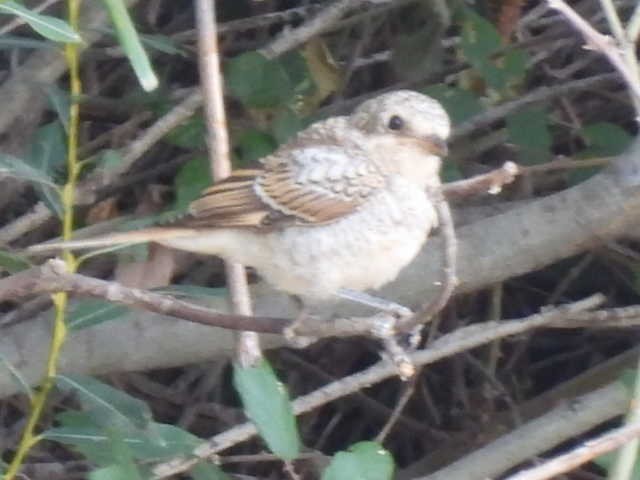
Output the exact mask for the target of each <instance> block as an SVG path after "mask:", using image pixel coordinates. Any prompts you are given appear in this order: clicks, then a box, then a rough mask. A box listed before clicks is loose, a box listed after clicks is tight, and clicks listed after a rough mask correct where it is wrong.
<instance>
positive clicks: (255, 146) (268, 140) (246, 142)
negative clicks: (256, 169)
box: [237, 129, 276, 165]
mask: <svg viewBox="0 0 640 480" xmlns="http://www.w3.org/2000/svg"><path fill="white" fill-rule="evenodd" d="M237 146H238V149H239V150H240V160H241V162H242V164H243V165H246V164H248V163H251V162H255V161H256V160H258V159H259V158H262V157H265V156H267V155H269V154H270V153H272V152H273V151H274V150H275V149H276V143H275V141H274V140H273V137H271V135H268V134H266V133H264V132H260V131H259V130H254V129H249V130H245V131H244V132H243V133H242V135H241V136H240V138H239V139H238V145H237Z"/></svg>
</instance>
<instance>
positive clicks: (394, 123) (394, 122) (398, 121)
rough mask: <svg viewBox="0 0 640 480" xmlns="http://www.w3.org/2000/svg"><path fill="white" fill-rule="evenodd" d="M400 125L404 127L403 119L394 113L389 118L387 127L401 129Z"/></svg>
mask: <svg viewBox="0 0 640 480" xmlns="http://www.w3.org/2000/svg"><path fill="white" fill-rule="evenodd" d="M402 127H404V120H402V118H400V117H399V116H398V115H394V116H393V117H391V118H390V119H389V129H391V130H401V129H402Z"/></svg>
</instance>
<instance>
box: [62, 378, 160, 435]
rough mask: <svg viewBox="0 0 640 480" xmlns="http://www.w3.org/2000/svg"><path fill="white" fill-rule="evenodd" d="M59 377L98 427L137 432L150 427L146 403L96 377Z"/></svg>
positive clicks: (63, 385)
mask: <svg viewBox="0 0 640 480" xmlns="http://www.w3.org/2000/svg"><path fill="white" fill-rule="evenodd" d="M56 378H57V385H58V387H60V388H62V389H67V390H69V389H72V390H73V391H75V392H76V393H77V394H78V399H79V400H80V403H81V404H82V406H83V408H84V409H85V410H86V412H87V414H88V415H89V416H90V417H91V419H92V421H93V422H94V423H95V424H96V425H98V426H101V427H105V428H106V427H109V428H116V427H117V428H120V429H121V430H125V431H133V430H135V429H144V428H146V427H147V426H148V425H149V423H150V421H151V410H150V409H149V407H148V406H147V404H146V403H144V402H143V401H141V400H138V399H137V398H134V397H131V396H129V395H127V394H126V393H124V392H122V391H120V390H116V389H115V388H113V387H111V386H109V385H107V384H105V383H102V382H99V381H98V380H96V379H94V378H91V377H87V376H83V375H74V376H66V375H58V376H57V377H56Z"/></svg>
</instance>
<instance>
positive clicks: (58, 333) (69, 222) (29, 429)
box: [4, 0, 82, 480]
mask: <svg viewBox="0 0 640 480" xmlns="http://www.w3.org/2000/svg"><path fill="white" fill-rule="evenodd" d="M67 9H68V21H69V24H70V25H71V27H72V28H73V29H74V30H76V31H77V30H78V25H79V22H78V19H79V12H80V0H68V1H67ZM65 57H66V60H67V66H68V69H69V92H70V96H71V99H72V103H71V107H70V109H69V129H68V133H67V183H66V184H65V185H64V187H63V188H62V190H61V199H62V207H63V218H62V237H63V238H64V239H65V240H69V239H71V237H72V235H73V205H74V201H75V191H76V184H77V181H78V174H79V173H80V166H79V164H78V130H79V122H80V107H79V105H78V103H77V99H78V98H80V94H81V92H82V84H81V82H80V58H79V57H80V55H79V50H78V46H77V45H76V44H73V43H67V44H66V45H65ZM64 260H65V263H66V264H67V268H68V269H69V271H70V272H73V271H75V269H76V266H77V263H76V259H75V257H74V256H73V254H72V253H71V252H69V251H65V252H64ZM51 297H52V300H53V306H54V311H55V318H54V322H53V330H52V332H51V343H50V344H49V354H48V357H47V364H46V369H45V373H44V377H43V379H42V381H41V382H40V383H41V388H40V390H39V391H38V393H37V394H36V395H34V396H33V399H32V401H31V410H30V412H29V417H28V419H27V423H26V425H25V427H24V430H23V432H22V437H21V439H20V443H19V444H18V447H17V449H16V453H15V455H14V457H13V459H12V461H11V463H10V464H9V467H8V468H7V471H6V473H5V476H4V480H13V479H14V478H15V477H16V475H18V472H19V471H20V467H21V466H22V464H23V463H24V460H25V458H26V457H27V455H28V453H29V451H30V450H31V448H33V446H34V445H35V444H36V443H38V441H39V440H40V437H39V436H38V435H36V434H35V429H36V427H37V425H38V422H39V421H40V418H41V416H42V412H43V410H44V407H45V405H46V403H47V398H48V397H49V393H50V392H51V389H52V388H53V386H54V384H55V377H56V375H57V371H58V360H59V358H60V353H61V352H62V346H63V345H64V342H65V339H66V337H67V324H66V309H67V301H68V295H67V293H65V292H59V293H54V294H53V295H52V296H51Z"/></svg>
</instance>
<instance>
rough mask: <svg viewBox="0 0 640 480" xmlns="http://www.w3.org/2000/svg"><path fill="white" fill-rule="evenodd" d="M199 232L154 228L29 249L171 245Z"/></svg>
mask: <svg viewBox="0 0 640 480" xmlns="http://www.w3.org/2000/svg"><path fill="white" fill-rule="evenodd" d="M196 234H197V232H196V231H195V230H193V229H192V228H180V227H175V228H173V227H152V228H145V229H142V230H137V231H131V232H121V233H111V234H107V235H102V236H99V237H92V238H87V239H84V240H69V241H67V242H46V243H40V244H38V245H32V246H30V247H28V248H27V250H26V251H27V252H28V253H41V252H50V251H56V250H62V249H66V248H68V249H70V250H79V249H86V248H105V247H113V246H116V245H126V244H132V245H133V244H137V243H146V242H159V243H164V242H168V243H171V240H174V239H178V238H181V237H193V236H194V235H196Z"/></svg>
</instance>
